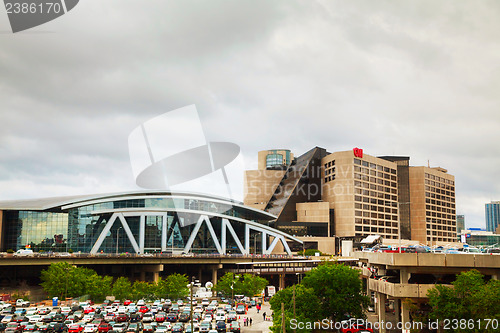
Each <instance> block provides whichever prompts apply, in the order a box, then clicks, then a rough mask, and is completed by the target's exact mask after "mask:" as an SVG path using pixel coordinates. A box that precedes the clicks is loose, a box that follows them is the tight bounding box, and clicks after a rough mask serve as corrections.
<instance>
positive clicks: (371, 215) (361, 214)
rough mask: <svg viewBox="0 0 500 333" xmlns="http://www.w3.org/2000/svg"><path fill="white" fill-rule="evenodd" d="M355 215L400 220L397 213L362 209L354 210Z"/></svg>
mask: <svg viewBox="0 0 500 333" xmlns="http://www.w3.org/2000/svg"><path fill="white" fill-rule="evenodd" d="M354 216H363V217H371V218H372V219H381V220H392V221H397V220H398V216H397V215H389V214H382V213H376V212H364V211H360V210H356V211H354Z"/></svg>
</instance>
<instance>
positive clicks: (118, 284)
mask: <svg viewBox="0 0 500 333" xmlns="http://www.w3.org/2000/svg"><path fill="white" fill-rule="evenodd" d="M112 292H113V295H114V296H115V297H116V298H117V299H120V300H125V299H128V298H130V296H131V295H132V284H131V283H130V280H129V279H128V278H126V277H124V276H121V277H119V278H118V279H116V281H115V283H113V289H112Z"/></svg>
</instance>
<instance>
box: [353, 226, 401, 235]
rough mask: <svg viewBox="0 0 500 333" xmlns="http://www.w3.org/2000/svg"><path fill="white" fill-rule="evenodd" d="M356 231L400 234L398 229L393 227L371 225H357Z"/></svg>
mask: <svg viewBox="0 0 500 333" xmlns="http://www.w3.org/2000/svg"><path fill="white" fill-rule="evenodd" d="M355 231H368V232H372V233H377V234H393V235H394V234H396V235H397V234H398V229H392V228H380V227H371V226H356V227H355Z"/></svg>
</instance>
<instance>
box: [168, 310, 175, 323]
mask: <svg viewBox="0 0 500 333" xmlns="http://www.w3.org/2000/svg"><path fill="white" fill-rule="evenodd" d="M167 321H169V322H171V323H175V322H176V321H177V314H176V313H175V312H170V313H169V314H168V315H167Z"/></svg>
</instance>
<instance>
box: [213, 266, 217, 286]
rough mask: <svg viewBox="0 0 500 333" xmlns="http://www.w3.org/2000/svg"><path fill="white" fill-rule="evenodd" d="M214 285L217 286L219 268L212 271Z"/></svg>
mask: <svg viewBox="0 0 500 333" xmlns="http://www.w3.org/2000/svg"><path fill="white" fill-rule="evenodd" d="M212 283H213V284H214V286H215V285H216V284H217V268H213V269H212Z"/></svg>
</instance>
